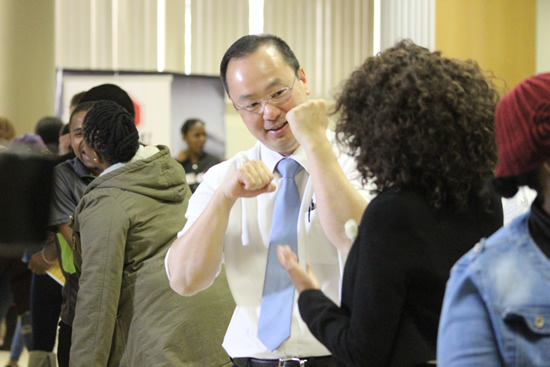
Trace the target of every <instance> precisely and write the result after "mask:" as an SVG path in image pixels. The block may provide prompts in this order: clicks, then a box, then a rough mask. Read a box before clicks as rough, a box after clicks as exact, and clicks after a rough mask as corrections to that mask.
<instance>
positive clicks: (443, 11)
mask: <svg viewBox="0 0 550 367" xmlns="http://www.w3.org/2000/svg"><path fill="white" fill-rule="evenodd" d="M536 12H537V3H536V0H436V11H435V14H436V15H435V16H436V20H435V45H436V49H438V50H441V51H442V52H443V54H444V55H445V56H447V57H456V58H460V59H468V58H471V59H475V60H476V61H477V62H478V63H479V64H480V66H481V67H482V68H483V69H485V70H490V71H493V72H494V73H495V75H496V76H497V77H499V78H502V79H504V81H505V82H506V84H507V88H512V87H513V86H514V85H516V84H517V83H518V82H520V81H521V80H523V79H525V78H526V77H528V76H530V75H533V74H534V73H535V62H536V55H535V54H536Z"/></svg>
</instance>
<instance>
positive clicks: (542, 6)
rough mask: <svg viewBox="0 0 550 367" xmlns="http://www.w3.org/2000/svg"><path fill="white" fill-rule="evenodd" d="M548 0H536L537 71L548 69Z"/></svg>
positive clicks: (549, 5) (549, 21)
mask: <svg viewBox="0 0 550 367" xmlns="http://www.w3.org/2000/svg"><path fill="white" fill-rule="evenodd" d="M549 37H550V0H537V46H536V53H537V60H536V66H535V70H536V72H537V73H542V72H548V71H550V39H549Z"/></svg>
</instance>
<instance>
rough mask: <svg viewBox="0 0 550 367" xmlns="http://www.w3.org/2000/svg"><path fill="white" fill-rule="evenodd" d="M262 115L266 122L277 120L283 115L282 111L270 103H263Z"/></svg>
mask: <svg viewBox="0 0 550 367" xmlns="http://www.w3.org/2000/svg"><path fill="white" fill-rule="evenodd" d="M260 113H261V114H262V115H263V117H264V120H276V119H277V117H279V115H280V114H281V109H280V108H279V107H277V106H276V105H274V104H273V103H271V102H269V101H268V102H265V101H262V109H261V111H260Z"/></svg>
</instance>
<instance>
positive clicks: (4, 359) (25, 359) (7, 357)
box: [0, 349, 29, 367]
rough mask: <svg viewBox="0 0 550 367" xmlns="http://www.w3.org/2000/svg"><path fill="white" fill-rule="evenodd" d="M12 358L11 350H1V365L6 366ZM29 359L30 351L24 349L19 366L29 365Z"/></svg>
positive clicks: (25, 366)
mask: <svg viewBox="0 0 550 367" xmlns="http://www.w3.org/2000/svg"><path fill="white" fill-rule="evenodd" d="M9 360H10V352H7V351H4V350H0V366H1V367H4V366H5V365H6V363H8V361H9ZM28 361H29V353H28V352H27V349H25V350H24V351H23V354H22V355H21V358H19V367H27V364H28Z"/></svg>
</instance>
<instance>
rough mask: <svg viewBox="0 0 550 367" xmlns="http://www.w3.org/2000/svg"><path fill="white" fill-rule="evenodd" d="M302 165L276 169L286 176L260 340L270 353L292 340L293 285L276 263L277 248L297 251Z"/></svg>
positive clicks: (289, 164) (275, 222)
mask: <svg viewBox="0 0 550 367" xmlns="http://www.w3.org/2000/svg"><path fill="white" fill-rule="evenodd" d="M299 167H300V164H299V163H297V162H296V161H294V160H292V159H290V158H284V159H282V160H280V161H279V163H278V166H277V169H278V170H279V172H280V173H281V175H282V176H283V178H282V184H281V187H280V189H279V192H278V193H277V197H276V198H275V207H274V209H273V221H272V224H271V237H270V239H269V249H268V255H267V267H266V271H265V281H264V291H263V295H262V304H261V307H260V318H259V320H258V339H260V341H261V342H262V343H263V344H264V345H265V346H266V347H267V348H268V349H269V350H270V351H273V350H275V349H276V348H277V347H278V346H279V345H281V343H282V342H284V341H285V340H286V339H288V337H289V336H290V324H291V321H292V304H293V301H294V285H293V284H292V282H291V281H290V278H289V277H288V274H287V273H286V271H285V270H284V269H283V267H282V266H281V264H279V261H278V260H277V245H289V246H290V248H291V249H292V251H293V252H294V253H297V249H298V233H297V229H296V228H297V226H298V213H299V211H300V193H299V192H298V187H297V186H296V182H295V181H294V175H295V174H296V171H297V170H298V168H299Z"/></svg>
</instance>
